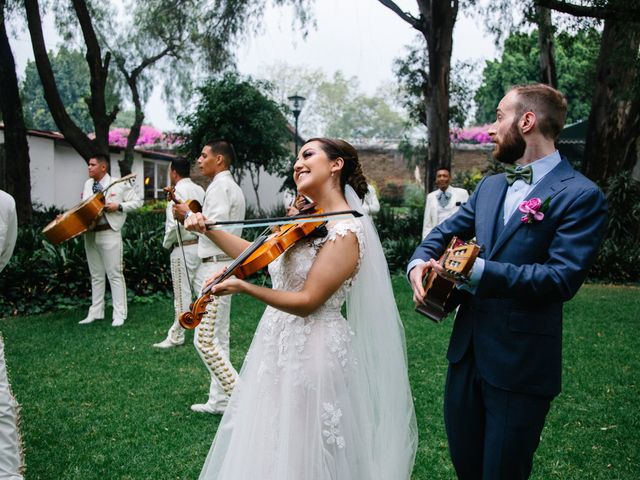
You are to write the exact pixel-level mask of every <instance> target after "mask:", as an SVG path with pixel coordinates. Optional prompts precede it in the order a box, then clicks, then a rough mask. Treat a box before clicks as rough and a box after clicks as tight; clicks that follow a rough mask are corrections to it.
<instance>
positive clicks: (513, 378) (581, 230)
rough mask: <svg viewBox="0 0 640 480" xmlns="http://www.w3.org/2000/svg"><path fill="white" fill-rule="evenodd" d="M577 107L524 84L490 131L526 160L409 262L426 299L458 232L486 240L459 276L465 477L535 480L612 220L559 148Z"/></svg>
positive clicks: (456, 444) (459, 458) (451, 402)
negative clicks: (566, 343)
mask: <svg viewBox="0 0 640 480" xmlns="http://www.w3.org/2000/svg"><path fill="white" fill-rule="evenodd" d="M566 111H567V102H566V99H565V98H564V96H563V95H562V94H561V93H560V92H558V91H557V90H554V89H553V88H551V87H549V86H547V85H542V84H534V85H521V86H516V87H513V88H512V89H511V90H510V91H509V92H508V93H507V94H506V95H505V96H504V98H503V99H502V100H501V101H500V104H499V105H498V108H497V111H496V112H497V119H496V122H495V123H494V124H493V125H492V126H491V128H490V130H489V135H491V137H492V138H493V141H494V142H495V144H496V147H495V150H494V152H493V156H494V157H495V158H496V160H498V161H500V162H503V163H505V164H508V165H514V164H515V165H516V168H515V169H513V168H509V167H507V172H506V173H505V174H498V175H492V176H490V177H485V178H484V179H482V181H481V182H480V183H479V184H478V186H477V188H476V190H475V192H474V193H473V195H472V196H471V198H470V199H469V201H468V202H467V203H466V204H465V205H464V206H463V207H462V208H461V209H460V210H459V211H458V212H457V213H456V214H455V215H453V216H452V217H450V218H449V219H447V220H445V221H444V222H443V223H442V224H440V225H439V226H438V227H436V228H435V229H434V230H433V231H432V232H431V233H430V234H429V235H428V236H427V237H426V238H425V239H424V240H423V241H422V243H421V244H420V246H419V247H418V248H417V249H416V251H415V253H414V255H413V257H412V259H411V261H410V263H409V266H408V269H407V272H408V275H409V279H410V281H411V286H412V288H413V293H414V302H416V304H417V303H418V302H421V301H422V300H421V299H422V298H423V297H424V289H423V286H422V280H423V277H424V276H425V275H426V274H427V273H428V271H429V270H430V269H431V268H433V269H436V271H437V272H438V273H440V274H442V273H443V271H442V267H440V265H439V264H438V263H437V262H436V260H437V259H438V258H439V256H440V255H441V254H442V253H443V250H444V249H445V247H446V245H447V244H448V242H449V240H450V239H451V237H452V236H454V235H457V236H459V237H461V238H463V239H465V240H469V239H471V238H473V237H476V239H477V243H478V244H480V245H481V246H483V247H484V249H483V251H482V253H481V254H480V256H479V257H478V259H477V260H476V261H475V263H474V265H473V269H472V272H471V275H470V281H469V282H468V283H467V284H464V285H459V288H460V290H466V291H464V292H460V293H461V294H462V295H461V296H462V298H463V299H462V304H461V306H460V309H459V311H458V314H457V315H456V319H455V324H454V326H453V333H452V334H451V340H450V343H449V350H448V352H447V359H448V360H449V371H448V373H447V380H446V386H445V400H444V416H445V427H446V431H447V437H448V440H449V451H450V454H451V459H452V461H453V465H454V467H455V469H456V473H457V475H458V478H460V479H484V480H496V479H505V480H507V479H508V480H515V479H526V478H528V477H529V474H530V472H531V467H532V463H533V454H534V452H535V450H536V448H537V446H538V443H539V440H540V433H541V431H542V427H543V426H544V421H545V417H546V415H547V412H548V411H549V406H550V404H551V401H552V400H553V398H554V397H555V396H556V395H558V393H560V383H561V381H560V374H561V354H562V306H563V303H564V302H566V301H567V300H570V299H571V298H572V297H573V296H574V295H575V294H576V292H577V291H578V289H579V288H580V285H581V284H582V282H583V281H584V279H585V277H586V275H587V271H588V270H589V267H590V266H591V264H592V263H593V261H594V259H595V256H596V253H597V250H598V247H599V245H600V242H601V240H602V237H603V235H604V229H605V223H606V218H607V217H606V212H607V207H606V202H605V199H604V195H603V193H602V191H600V189H599V188H598V187H597V186H596V185H595V184H594V183H593V182H591V181H590V180H588V179H587V178H585V177H584V176H582V175H581V174H580V173H578V172H576V171H575V170H574V169H573V168H572V167H571V165H569V163H568V162H567V161H566V159H562V158H560V155H559V154H558V151H557V150H556V148H555V140H556V138H557V136H558V134H559V133H560V130H561V129H562V127H563V125H564V121H565V116H566ZM533 199H538V200H533Z"/></svg>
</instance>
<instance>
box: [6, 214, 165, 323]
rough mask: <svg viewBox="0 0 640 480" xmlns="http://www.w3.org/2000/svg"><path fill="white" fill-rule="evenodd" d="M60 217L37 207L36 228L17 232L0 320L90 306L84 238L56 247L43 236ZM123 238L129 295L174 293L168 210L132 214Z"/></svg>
mask: <svg viewBox="0 0 640 480" xmlns="http://www.w3.org/2000/svg"><path fill="white" fill-rule="evenodd" d="M58 213H61V212H60V211H59V210H57V209H55V208H48V209H37V210H35V211H34V215H33V221H32V222H31V224H29V225H26V226H21V227H20V228H19V229H18V239H17V241H16V248H15V250H14V253H13V257H12V258H11V260H10V261H9V264H8V265H7V266H6V268H5V269H4V270H3V272H2V275H1V276H0V289H1V290H2V293H3V295H2V297H0V317H6V316H10V315H24V314H35V313H41V312H45V311H50V310H55V309H65V308H71V307H75V306H78V305H79V304H80V305H82V304H86V305H88V304H89V303H90V299H91V281H90V278H89V268H88V266H87V260H86V256H85V252H84V241H83V239H82V236H79V237H76V238H74V239H72V240H68V241H66V242H64V243H62V244H61V245H53V244H51V243H50V242H49V241H47V240H46V239H45V237H44V236H43V234H42V229H43V227H44V226H46V225H47V224H48V223H49V222H50V221H51V220H52V219H53V218H55V216H56V215H57V214H58ZM122 234H123V235H122V236H123V245H124V264H125V270H124V275H125V278H126V281H127V288H128V290H129V294H130V296H131V297H132V298H135V297H136V296H139V297H140V296H145V295H149V294H152V293H156V292H169V291H170V288H171V272H170V265H169V252H168V251H167V250H165V249H164V248H162V237H163V235H164V211H163V210H159V209H157V208H155V209H152V210H147V211H142V212H140V211H137V212H133V213H131V214H129V215H128V218H127V222H126V224H125V226H124V229H123V231H122ZM107 283H108V282H107Z"/></svg>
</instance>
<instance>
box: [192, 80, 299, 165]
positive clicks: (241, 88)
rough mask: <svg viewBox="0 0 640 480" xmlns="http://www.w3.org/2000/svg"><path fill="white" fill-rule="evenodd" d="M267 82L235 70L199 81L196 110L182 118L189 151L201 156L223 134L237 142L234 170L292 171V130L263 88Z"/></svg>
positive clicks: (223, 136) (266, 87)
mask: <svg viewBox="0 0 640 480" xmlns="http://www.w3.org/2000/svg"><path fill="white" fill-rule="evenodd" d="M268 88H269V86H268V85H267V84H266V83H265V82H261V81H256V80H253V79H251V78H241V77H240V76H239V75H237V74H235V73H227V74H225V75H223V76H222V77H221V78H220V79H217V80H210V81H208V82H207V83H206V84H205V85H204V86H202V87H200V88H199V89H198V94H199V95H198V101H197V103H196V105H195V109H194V111H193V113H191V114H189V115H185V116H182V117H180V118H179V121H180V122H181V123H182V124H183V125H184V126H185V127H186V129H187V134H188V136H187V141H186V142H185V144H184V151H185V153H186V154H187V156H188V158H197V157H198V156H199V155H200V151H201V149H202V146H203V145H204V144H205V143H207V142H208V141H210V140H214V139H220V138H224V139H226V140H229V141H230V142H231V143H233V145H234V147H235V151H236V157H237V158H236V163H235V164H234V165H232V172H233V173H234V174H235V175H236V177H242V176H243V175H244V174H245V173H250V172H255V171H256V169H258V168H263V169H264V170H266V171H267V172H269V173H273V174H280V175H281V176H286V175H288V174H289V172H290V169H291V164H290V159H291V154H290V151H289V149H288V148H287V145H288V143H289V142H290V141H291V134H290V132H289V129H288V126H287V121H286V119H285V118H284V115H283V114H282V112H281V111H280V108H279V106H278V104H277V103H276V102H274V101H273V100H270V99H269V98H267V96H266V95H265V94H264V93H263V91H266V90H268Z"/></svg>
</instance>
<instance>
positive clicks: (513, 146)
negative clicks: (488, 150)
mask: <svg viewBox="0 0 640 480" xmlns="http://www.w3.org/2000/svg"><path fill="white" fill-rule="evenodd" d="M526 147H527V144H526V143H525V141H524V138H523V137H522V134H521V133H520V131H519V130H518V120H514V121H513V123H512V124H511V128H510V129H509V131H508V132H507V134H506V135H505V136H504V139H502V140H498V141H497V142H496V146H495V148H494V149H493V158H495V159H496V160H497V161H499V162H502V163H507V164H509V165H513V164H514V163H516V160H518V159H520V158H522V156H523V155H524V151H525V148H526Z"/></svg>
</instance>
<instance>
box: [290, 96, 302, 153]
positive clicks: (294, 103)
mask: <svg viewBox="0 0 640 480" xmlns="http://www.w3.org/2000/svg"><path fill="white" fill-rule="evenodd" d="M288 98H289V101H290V102H291V111H292V112H293V117H294V118H295V120H296V123H295V132H294V135H293V157H294V158H295V157H296V156H297V155H298V117H299V116H300V112H301V111H302V106H303V105H304V101H305V100H306V98H304V97H302V96H300V95H291V96H290V97H288Z"/></svg>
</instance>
